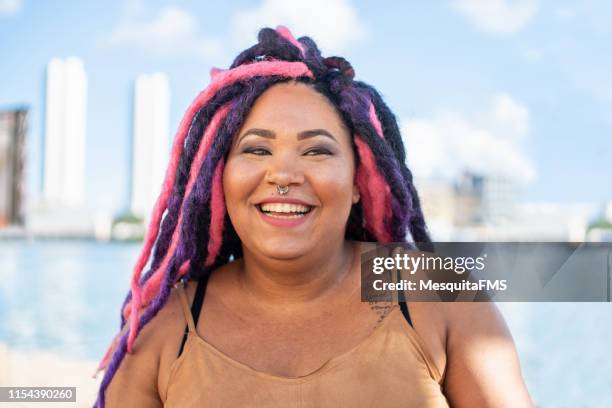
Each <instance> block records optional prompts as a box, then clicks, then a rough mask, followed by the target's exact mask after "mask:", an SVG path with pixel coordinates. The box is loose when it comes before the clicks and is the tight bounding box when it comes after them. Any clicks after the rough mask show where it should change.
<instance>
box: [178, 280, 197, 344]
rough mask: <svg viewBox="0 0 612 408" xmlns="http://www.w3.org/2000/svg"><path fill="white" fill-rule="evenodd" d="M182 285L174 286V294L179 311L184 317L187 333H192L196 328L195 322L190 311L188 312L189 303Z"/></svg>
mask: <svg viewBox="0 0 612 408" xmlns="http://www.w3.org/2000/svg"><path fill="white" fill-rule="evenodd" d="M184 285H185V284H184V283H182V282H181V283H179V284H178V285H177V286H176V292H177V293H178V297H179V301H180V303H181V309H183V314H184V315H185V320H186V321H187V331H189V332H190V333H193V332H195V331H196V327H195V322H194V321H193V316H192V315H191V310H189V302H188V301H187V295H186V294H185V287H184Z"/></svg>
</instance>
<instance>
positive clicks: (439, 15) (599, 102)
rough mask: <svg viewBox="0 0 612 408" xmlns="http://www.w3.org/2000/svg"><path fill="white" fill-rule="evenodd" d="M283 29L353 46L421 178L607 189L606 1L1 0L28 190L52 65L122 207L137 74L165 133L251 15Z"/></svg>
mask: <svg viewBox="0 0 612 408" xmlns="http://www.w3.org/2000/svg"><path fill="white" fill-rule="evenodd" d="M277 24H284V25H287V26H288V27H289V28H290V29H291V30H292V31H293V32H294V34H295V35H296V36H300V35H310V36H311V37H313V38H314V39H315V41H317V42H318V43H319V44H320V45H321V48H322V49H323V53H324V54H327V55H331V54H337V55H342V56H344V57H346V58H347V59H348V60H349V61H351V63H352V64H353V66H354V68H355V71H356V76H357V78H358V79H361V80H364V81H366V82H369V83H371V84H373V85H374V86H376V87H377V88H378V89H379V90H380V91H381V93H382V94H383V95H384V97H385V98H386V100H387V102H388V104H389V105H390V106H391V108H392V109H393V110H394V112H395V113H396V115H397V116H398V118H399V119H400V122H401V126H402V129H403V131H404V137H405V140H406V148H407V151H408V158H409V165H411V166H412V167H413V169H414V172H415V173H416V174H417V176H420V177H446V178H449V177H452V176H453V175H454V174H456V173H457V172H458V171H460V169H462V168H466V167H467V168H473V169H475V170H479V171H491V172H500V173H502V174H504V175H505V176H507V177H510V178H513V179H514V180H515V181H516V183H517V185H518V186H520V188H519V191H520V196H519V200H520V201H525V202H532V201H538V202H541V201H545V202H560V203H567V202H595V203H599V202H603V201H605V200H610V199H612V182H611V176H612V75H611V74H610V73H612V52H610V51H611V48H610V45H609V44H612V4H611V3H609V2H606V1H604V0H600V1H595V0H591V1H587V0H585V1H581V2H575V1H542V0H514V1H510V0H444V1H443V0H441V1H436V2H423V1H416V0H413V1H405V2H396V1H390V0H386V1H379V2H370V1H348V0H325V1H324V0H311V1H308V2H305V3H304V4H302V3H300V2H286V1H285V2H283V1H281V0H262V1H232V2H214V4H212V2H201V1H200V2H198V1H176V2H162V1H149V2H143V1H127V2H126V1H121V2H120V1H104V2H101V1H98V2H79V1H61V2H60V1H58V2H34V1H28V0H22V1H20V0H0V44H2V59H0V108H5V107H11V106H14V105H24V104H25V105H27V106H29V107H30V109H31V112H30V123H29V126H30V132H29V135H28V137H29V140H28V167H27V169H28V191H29V200H30V202H32V201H35V200H36V197H37V195H38V194H39V190H40V185H41V177H40V172H41V170H40V167H41V156H42V152H41V146H42V143H41V140H42V136H43V135H42V129H41V123H42V118H43V89H44V88H43V86H44V70H45V65H46V63H47V62H48V61H49V60H50V59H51V58H52V57H67V56H78V57H80V58H82V59H83V61H84V64H85V69H86V72H87V76H88V106H87V142H86V144H87V153H86V154H87V157H86V163H87V168H86V180H87V187H86V192H87V197H86V199H87V203H88V205H89V206H90V207H92V208H95V209H104V210H110V211H117V210H120V209H121V208H123V207H124V206H125V205H126V201H127V192H128V180H127V175H128V174H129V172H128V163H129V161H128V160H129V157H128V152H129V140H130V139H129V138H130V127H131V125H130V110H131V108H130V103H131V91H132V86H133V80H134V79H135V77H136V76H137V75H138V74H140V73H150V72H156V71H163V72H166V73H167V74H168V76H169V78H170V87H171V121H170V123H171V126H170V127H171V132H172V133H173V132H174V130H175V129H176V127H177V125H178V122H179V121H180V118H181V116H182V113H183V112H184V110H185V109H186V107H187V106H188V105H189V103H190V102H191V100H192V99H193V97H194V96H195V95H196V94H197V93H198V92H199V91H200V90H201V89H202V88H204V87H205V86H206V85H207V84H208V81H209V78H208V72H209V69H210V68H211V67H212V66H218V67H227V65H228V64H229V63H230V61H231V59H232V57H233V56H234V55H236V54H237V53H238V52H239V51H240V50H242V49H243V48H245V47H246V46H248V45H250V44H252V43H253V42H254V41H255V33H256V31H257V27H261V26H264V25H270V26H275V25H277Z"/></svg>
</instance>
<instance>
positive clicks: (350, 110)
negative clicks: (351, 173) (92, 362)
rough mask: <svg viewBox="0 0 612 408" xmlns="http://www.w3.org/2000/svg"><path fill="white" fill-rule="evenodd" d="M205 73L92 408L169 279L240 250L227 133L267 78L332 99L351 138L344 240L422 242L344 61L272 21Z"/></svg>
mask: <svg viewBox="0 0 612 408" xmlns="http://www.w3.org/2000/svg"><path fill="white" fill-rule="evenodd" d="M210 74H211V83H210V85H209V86H208V87H207V88H206V89H205V90H204V91H202V92H201V93H200V94H199V95H198V96H197V97H196V98H195V100H194V101H193V103H192V104H191V106H190V107H189V108H188V109H187V112H186V113H185V115H184V117H183V119H182V121H181V123H180V125H179V128H178V131H177V133H176V136H175V139H174V144H173V147H172V151H171V158H170V163H169V165H168V169H167V171H166V176H165V179H164V182H163V185H162V191H161V194H160V196H159V198H158V199H157V202H156V203H155V206H154V209H153V213H152V216H151V220H150V224H149V227H148V229H147V233H146V236H145V239H144V244H143V248H142V250H141V253H140V255H139V257H138V260H137V262H136V265H135V266H134V269H133V275H132V279H131V285H130V286H131V290H130V292H129V293H128V295H127V297H126V299H125V301H124V304H123V307H122V311H121V330H120V332H119V334H117V335H116V336H115V339H114V340H113V342H112V344H111V346H110V347H109V349H108V351H107V352H106V355H105V356H104V357H103V359H102V361H101V363H100V366H99V370H101V369H105V370H106V371H105V373H104V378H103V379H102V383H101V385H100V390H99V393H98V399H97V401H96V407H103V406H104V393H105V390H106V388H107V387H108V385H109V383H110V381H111V380H112V378H113V376H114V375H115V372H116V371H117V369H118V368H119V365H120V364H121V361H122V360H123V358H124V357H125V354H126V353H131V352H132V347H133V345H134V341H135V339H136V337H137V336H138V333H139V331H140V329H141V328H142V327H143V326H145V325H146V324H147V323H148V322H149V321H150V320H151V319H153V317H155V316H156V314H157V313H158V312H159V311H160V310H161V309H162V307H163V306H164V305H165V304H166V302H167V300H168V298H169V295H170V292H171V289H172V287H173V286H174V285H175V284H176V283H177V282H179V281H187V280H190V279H195V280H197V279H199V278H201V277H202V276H205V275H207V274H209V273H211V271H212V270H214V269H215V268H217V267H219V266H220V265H223V264H225V263H227V262H229V261H230V260H231V259H232V258H234V259H235V258H238V257H241V256H242V248H241V246H240V240H239V238H238V236H237V234H236V232H235V231H234V228H233V226H232V224H231V222H230V219H229V217H228V215H227V213H226V209H225V201H224V198H223V186H222V175H223V168H224V164H225V160H226V157H227V154H228V152H229V149H230V146H231V142H232V139H233V136H234V135H235V134H236V133H237V132H238V131H239V130H240V128H241V126H242V123H243V122H244V120H245V118H246V116H247V114H248V113H249V111H250V109H251V107H252V106H253V104H254V103H255V101H256V99H257V98H258V97H259V96H260V95H261V94H263V93H264V92H265V91H266V90H267V89H268V88H270V87H271V86H272V85H274V84H277V83H281V82H287V81H299V82H304V83H306V84H309V85H310V86H311V87H312V88H313V89H315V90H316V91H318V92H320V93H321V94H323V95H324V96H325V97H327V99H329V101H330V102H331V103H332V104H333V106H335V108H336V110H337V111H338V113H339V114H340V116H341V117H342V119H343V120H344V122H345V123H346V124H347V127H348V129H349V130H350V132H351V134H352V136H353V148H354V151H355V156H356V163H357V169H356V182H357V187H358V189H359V193H360V195H361V197H362V200H361V201H360V202H359V203H357V204H355V205H354V206H353V208H352V209H351V212H350V215H349V219H348V223H347V228H346V238H347V239H354V240H360V241H376V242H381V243H386V242H406V239H407V234H408V233H410V236H411V238H412V241H414V242H417V243H418V245H419V247H420V249H423V250H429V248H430V245H431V241H430V238H429V236H428V233H427V230H426V226H425V221H424V219H423V214H422V211H421V207H420V203H419V198H418V195H417V191H416V189H415V187H414V185H413V181H412V174H411V172H410V170H409V169H408V168H407V166H406V164H405V150H404V145H403V142H402V138H401V134H400V131H399V128H398V125H397V121H396V119H395V116H394V115H393V113H392V112H391V111H390V110H389V108H388V107H387V106H386V105H385V103H384V101H383V99H382V98H381V96H380V95H379V94H378V92H377V91H376V90H375V89H374V88H372V87H371V86H369V85H367V84H365V83H363V82H360V81H356V80H354V70H353V68H352V67H351V65H350V64H349V62H348V61H346V60H345V59H344V58H341V57H329V58H323V57H322V56H321V53H320V51H319V49H318V48H317V46H316V44H315V43H314V41H313V40H312V39H310V38H309V37H301V38H299V39H295V38H294V37H293V36H292V35H291V33H290V32H289V30H288V29H287V28H285V27H282V26H280V27H278V28H277V29H276V30H274V29H271V28H264V29H262V30H261V31H260V32H259V35H258V42H257V44H255V45H254V46H252V47H250V48H248V49H247V50H245V51H243V52H242V53H240V54H239V55H238V56H237V57H236V59H235V60H234V61H233V63H232V64H231V66H230V68H229V69H227V70H221V69H216V68H213V69H212V70H211V73H210ZM152 252H153V256H152V257H151V253H152ZM148 263H150V267H149V269H148V271H147V272H146V273H145V274H144V275H143V274H142V272H143V270H144V267H145V265H147V264H148Z"/></svg>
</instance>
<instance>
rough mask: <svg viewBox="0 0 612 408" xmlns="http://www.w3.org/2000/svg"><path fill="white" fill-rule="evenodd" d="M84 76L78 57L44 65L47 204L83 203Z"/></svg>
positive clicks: (44, 190) (85, 94) (85, 78)
mask: <svg viewBox="0 0 612 408" xmlns="http://www.w3.org/2000/svg"><path fill="white" fill-rule="evenodd" d="M86 110H87V75H86V74H85V68H84V67H83V62H82V61H81V60H80V59H79V58H75V57H70V58H66V59H63V60H62V59H59V58H54V59H52V60H51V62H49V64H48V65H47V83H46V101H45V142H44V149H45V151H44V174H43V193H44V197H45V199H46V200H47V201H48V202H49V204H53V205H62V206H68V207H76V206H79V205H81V204H83V196H84V187H85V183H84V179H85V174H84V173H85V116H86Z"/></svg>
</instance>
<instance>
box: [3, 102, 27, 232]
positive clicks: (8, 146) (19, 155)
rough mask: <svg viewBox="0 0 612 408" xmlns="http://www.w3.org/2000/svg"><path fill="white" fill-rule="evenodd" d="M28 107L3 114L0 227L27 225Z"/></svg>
mask: <svg viewBox="0 0 612 408" xmlns="http://www.w3.org/2000/svg"><path fill="white" fill-rule="evenodd" d="M27 116H28V111H27V109H26V108H17V109H14V110H6V111H0V228H2V227H6V226H23V224H24V192H25V174H24V169H25V137H26V131H27Z"/></svg>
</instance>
